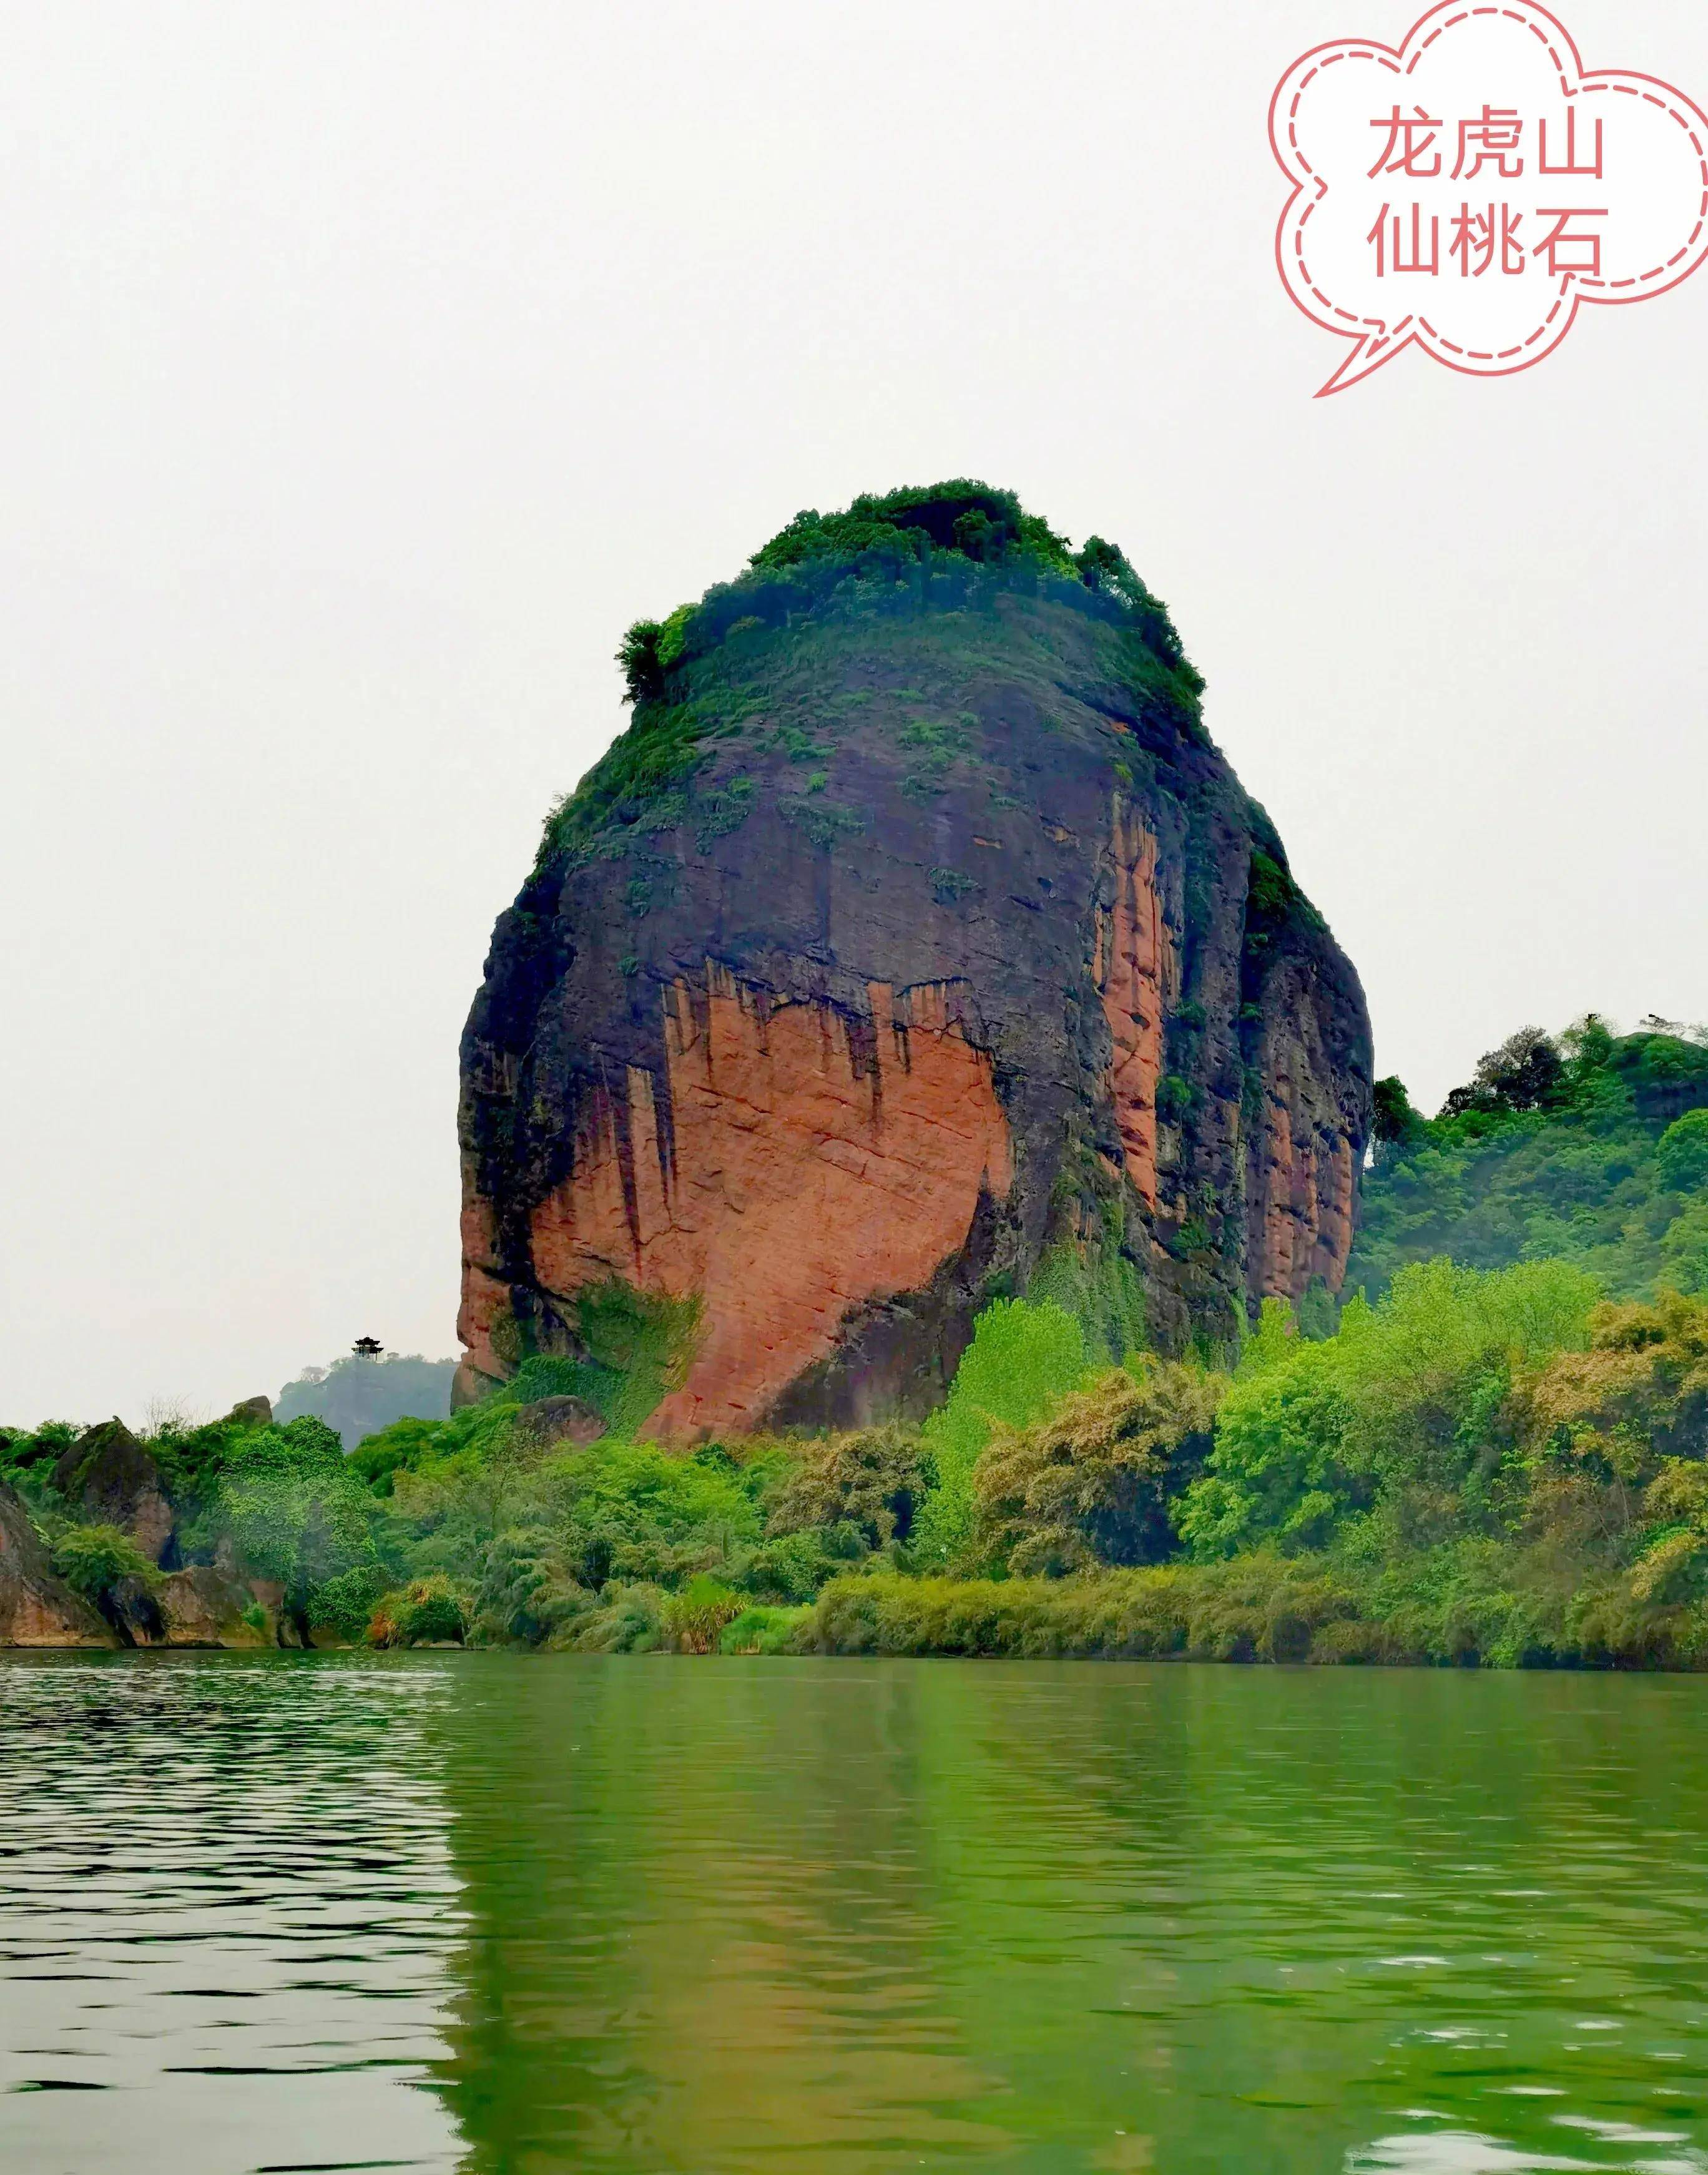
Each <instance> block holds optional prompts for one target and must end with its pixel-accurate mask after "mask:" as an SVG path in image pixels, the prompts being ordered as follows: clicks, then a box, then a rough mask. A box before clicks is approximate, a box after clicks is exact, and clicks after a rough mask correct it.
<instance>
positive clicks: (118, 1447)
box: [53, 1419, 173, 1563]
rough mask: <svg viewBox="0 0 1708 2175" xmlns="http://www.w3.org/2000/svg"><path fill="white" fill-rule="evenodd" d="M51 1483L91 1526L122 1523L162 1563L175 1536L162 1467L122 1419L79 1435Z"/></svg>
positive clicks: (148, 1552)
mask: <svg viewBox="0 0 1708 2175" xmlns="http://www.w3.org/2000/svg"><path fill="white" fill-rule="evenodd" d="M53 1484H54V1486H55V1487H56V1488H57V1489H58V1490H59V1493H60V1494H62V1496H63V1497H64V1498H65V1500H66V1501H67V1502H68V1503H69V1504H70V1505H73V1508H74V1509H75V1510H76V1511H77V1513H78V1515H79V1516H80V1517H82V1518H84V1519H85V1520H87V1521H88V1522H89V1524H91V1525H103V1526H120V1527H123V1529H124V1530H125V1532H127V1533H129V1534H130V1536H131V1537H132V1538H133V1540H134V1541H135V1542H136V1544H137V1546H138V1548H139V1549H141V1550H142V1552H143V1554H144V1555H145V1556H148V1557H149V1558H150V1559H152V1560H153V1561H154V1562H155V1563H159V1562H160V1559H161V1558H162V1557H163V1556H164V1555H165V1553H166V1549H167V1544H168V1543H170V1541H171V1537H172V1522H173V1521H172V1507H171V1504H170V1503H169V1502H168V1501H167V1500H166V1491H165V1483H164V1482H163V1481H162V1479H161V1477H160V1467H159V1466H157V1465H156V1464H155V1461H154V1459H153V1458H152V1457H151V1456H149V1453H148V1451H146V1450H145V1449H144V1447H143V1445H142V1444H141V1443H139V1442H138V1440H137V1439H136V1437H135V1436H134V1435H133V1434H132V1433H131V1431H130V1429H128V1428H127V1426H126V1425H125V1424H124V1422H123V1421H122V1420H118V1419H112V1420H103V1421H102V1422H101V1424H100V1426H99V1427H92V1428H90V1429H88V1430H87V1432H86V1433H84V1434H83V1435H79V1437H78V1439H77V1440H76V1441H75V1442H74V1443H73V1444H72V1445H71V1447H70V1448H69V1449H68V1451H66V1452H65V1453H64V1455H63V1456H62V1457H61V1458H60V1459H59V1461H58V1462H57V1464H56V1465H55V1466H54V1468H53Z"/></svg>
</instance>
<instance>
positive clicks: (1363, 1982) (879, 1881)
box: [0, 1652, 1708, 2175]
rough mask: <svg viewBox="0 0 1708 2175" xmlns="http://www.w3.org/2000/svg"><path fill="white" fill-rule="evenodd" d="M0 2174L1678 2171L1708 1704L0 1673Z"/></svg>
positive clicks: (1702, 1998)
mask: <svg viewBox="0 0 1708 2175" xmlns="http://www.w3.org/2000/svg"><path fill="white" fill-rule="evenodd" d="M0 2167H3V2168H4V2169H5V2170H6V2171H7V2175H93V2171H106V2170H109V2169H114V2170H123V2171H124V2175H247V2171H255V2170H268V2171H274V2175H277V2172H278V2171H285V2170H290V2171H293V2172H295V2171H305V2170H311V2169H312V2170H317V2171H320V2170H328V2171H329V2170H332V2169H351V2168H391V2169H408V2170H415V2171H423V2170H434V2171H447V2175H448V2171H453V2170H454V2171H462V2175H561V2172H562V2171H575V2175H583V2172H584V2175H678V2171H680V2175H761V2171H764V2175H773V2171H775V2175H785V2171H794V2170H811V2171H817V2170H826V2171H834V2175H891V2171H892V2170H893V2171H898V2170H901V2169H904V2168H906V2169H916V2168H928V2169H948V2168H955V2169H967V2170H969V2171H970V2170H980V2171H982V2170H984V2169H991V2170H1002V2171H1015V2175H1019V2172H1020V2171H1027V2175H1034V2172H1035V2175H1044V2171H1050V2175H1055V2171H1058V2170H1060V2171H1069V2170H1072V2171H1079V2170H1087V2171H1091V2170H1114V2171H1123V2170H1140V2169H1158V2170H1164V2171H1177V2170H1178V2171H1185V2170H1192V2171H1196V2170H1201V2169H1227V2170H1232V2171H1239V2175H1266V2171H1274V2175H1304V2171H1307V2170H1309V2171H1318V2170H1334V2171H1347V2175H1363V2172H1364V2171H1372V2175H1373V2172H1374V2171H1377V2170H1390V2169H1391V2170H1400V2171H1408V2175H1461V2171H1463V2175H1509V2171H1515V2172H1516V2171H1521V2170H1528V2169H1601V2168H1624V2169H1632V2170H1644V2171H1653V2175H1663V2172H1664V2175H1673V2171H1679V2175H1682V2171H1687V2170H1704V2171H1708V1681H1702V1680H1697V1679H1683V1678H1672V1679H1667V1678H1610V1677H1588V1676H1565V1675H1553V1676H1550V1675H1497V1674H1474V1673H1472V1674H1450V1673H1432V1672H1425V1671H1415V1672H1401V1671H1393V1672H1389V1671H1370V1672H1358V1671H1350V1670H1348V1671H1335V1670H1320V1671H1308V1670H1276V1669H1257V1668H1254V1669H1239V1668H1219V1669H1218V1668H1184V1667H1183V1668H1150V1667H1143V1666H1137V1665H1134V1666H1098V1665H1095V1664H1087V1663H1078V1664H1076V1663H1062V1664H1056V1663H1036V1664H1030V1663H1008V1664H1004V1663H990V1664H978V1663H962V1662H861V1661H823V1662H819V1661H763V1660H754V1661H735V1660H712V1661H703V1662H696V1661H672V1660H657V1659H652V1660H649V1659H596V1658H581V1657H568V1656H565V1657H518V1656H510V1655H502V1654H461V1653H440V1652H431V1653H418V1654H413V1655H404V1656H399V1657H375V1656H367V1655H361V1656H358V1655H328V1656H317V1657H299V1656H285V1655H279V1656H271V1655H268V1656H253V1655H239V1654H220V1655H152V1656H151V1655H114V1656H99V1655H97V1656H78V1657H71V1656H63V1655H16V1656H8V1657H0Z"/></svg>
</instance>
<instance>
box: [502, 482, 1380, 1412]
mask: <svg viewBox="0 0 1708 2175" xmlns="http://www.w3.org/2000/svg"><path fill="white" fill-rule="evenodd" d="M625 660H626V664H627V665H628V669H629V675H630V682H631V689H632V694H633V697H634V699H635V704H636V708H635V717H634V722H633V724H632V726H631V727H630V729H629V730H628V732H627V733H626V735H624V736H623V737H622V738H621V740H618V741H617V742H616V743H615V746H613V747H612V749H611V750H610V752H609V753H608V754H607V755H606V756H605V757H604V759H603V760H602V761H601V762H599V764H598V765H597V766H596V767H595V768H594V770H593V771H592V772H591V773H589V774H588V778H586V779H584V780H583V784H582V785H581V787H580V788H579V789H578V790H577V792H576V794H575V795H573V797H572V799H570V800H568V801H567V802H566V804H565V805H563V806H562V807H561V809H559V810H558V811H556V813H555V815H554V816H553V817H552V818H551V820H550V822H549V823H548V825H547V830H546V837H545V843H544V845H543V847H542V849H541V852H540V859H539V861H538V864H537V865H536V867H535V869H534V872H533V874H532V875H531V876H529V880H528V881H527V882H526V884H525V885H524V886H523V889H522V892H521V894H520V896H519V897H518V900H517V902H516V904H515V905H514V907H513V908H512V909H511V910H510V911H509V912H508V913H507V914H504V915H503V916H502V918H501V919H500V921H499V924H498V927H497V930H496V936H495V938H494V941H493V946H492V950H491V957H490V958H489V960H488V963H487V970H486V978H485V984H484V986H483V987H482V989H481V990H480V995H479V996H478V997H477V998H476V1000H475V1003H474V1010H473V1012H472V1014H471V1016H470V1018H469V1026H468V1029H467V1032H466V1034H465V1036H464V1045H463V1095H462V1105H461V1124H460V1130H461V1138H462V1145H463V1156H464V1304H463V1312H462V1316H461V1325H460V1326H461V1332H462V1335H463V1338H464V1343H465V1344H466V1346H467V1348H468V1356H467V1358H466V1359H465V1361H464V1367H463V1370H462V1374H461V1376H460V1378H459V1394H460V1395H461V1396H462V1397H465V1398H466V1397H469V1396H472V1395H477V1394H479V1393H480V1391H481V1389H482V1387H483V1386H485V1385H490V1384H491V1382H493V1381H496V1380H501V1379H502V1378H503V1377H504V1376H505V1375H507V1374H508V1373H510V1372H511V1371H512V1370H513V1369H514V1367H515V1366H516V1364H518V1361H519V1360H520V1359H523V1357H525V1356H526V1355H528V1354H529V1353H561V1354H565V1355H568V1356H570V1357H572V1358H573V1357H575V1356H577V1355H578V1354H585V1353H587V1352H588V1348H589V1346H590V1343H591V1342H593V1339H592V1338H591V1337H590V1333H589V1331H590V1323H591V1321H592V1319H593V1316H594V1314H595V1313H596V1314H597V1315H599V1318H600V1319H607V1318H609V1315H610V1305H611V1301H612V1294H613V1293H614V1292H615V1291H616V1289H617V1288H618V1287H619V1286H621V1287H623V1288H626V1290H627V1291H628V1292H630V1293H631V1294H635V1295H636V1298H635V1300H634V1310H635V1318H636V1319H637V1320H643V1319H644V1318H645V1316H646V1310H647V1308H648V1305H652V1304H657V1303H658V1302H662V1301H666V1300H668V1301H672V1302H679V1303H680V1304H678V1305H677V1306H676V1307H675V1311H674V1315H672V1316H671V1318H672V1319H673V1320H674V1321H675V1322H676V1324H677V1325H678V1326H679V1327H680V1328H681V1329H682V1330H683V1331H684V1332H685V1333H684V1335H683V1337H682V1338H681V1341H680V1349H679V1351H678V1353H677V1362H676V1365H675V1370H674V1372H673V1373H672V1374H671V1375H670V1379H669V1380H668V1382H666V1383H665V1384H664V1385H663V1386H664V1395H663V1397H662V1398H661V1401H660V1402H659V1403H658V1405H657V1408H656V1410H655V1411H654V1412H653V1414H652V1417H651V1419H650V1422H649V1423H648V1432H650V1433H653V1434H656V1435H659V1436H660V1437H661V1438H663V1439H666V1440H693V1439H696V1438H698V1437H702V1436H704V1435H708V1434H717V1433H740V1432H741V1431H744V1430H746V1429H752V1428H754V1427H756V1426H757V1425H759V1424H765V1423H769V1424H778V1423H783V1422H793V1423H803V1424H829V1423H839V1422H843V1421H846V1420H849V1419H853V1418H863V1417H866V1416H870V1415H876V1414H879V1413H887V1412H897V1411H899V1412H917V1411H919V1410H920V1409H922V1408H924V1407H927V1406H929V1404H930V1402H933V1401H934V1400H935V1397H938V1396H939V1395H941V1390H942V1387H943V1385H944V1383H945V1382H946V1379H947V1377H948V1375H950V1374H951V1373H952V1370H953V1368H954V1365H955V1363H956V1361H957V1358H958V1356H959V1353H960V1352H961V1350H962V1348H963V1346H964V1344H965V1342H966V1340H967V1337H968V1334H969V1332H970V1325H971V1322H972V1320H973V1315H974V1314H975V1313H976V1311H977V1310H978V1308H979V1306H980V1305H981V1304H984V1302H985V1301H986V1300H987V1299H989V1298H990V1297H992V1296H995V1295H998V1294H1002V1293H1005V1292H1008V1293H1013V1292H1019V1291H1024V1290H1031V1291H1033V1292H1034V1293H1036V1292H1038V1291H1040V1290H1045V1291H1049V1292H1051V1293H1054V1294H1056V1295H1058V1296H1060V1297H1063V1298H1064V1299H1066V1300H1068V1301H1069V1303H1071V1304H1075V1305H1076V1306H1077V1307H1078V1308H1079V1310H1081V1312H1082V1314H1083V1315H1084V1316H1085V1317H1086V1319H1087V1322H1088V1324H1089V1325H1090V1326H1092V1327H1093V1331H1094V1332H1101V1333H1102V1334H1103V1336H1104V1337H1105V1338H1106V1339H1107V1341H1108V1342H1109V1343H1110V1344H1111V1345H1112V1346H1114V1347H1117V1348H1118V1347H1119V1346H1120V1344H1122V1343H1123V1342H1132V1341H1135V1340H1136V1339H1137V1338H1139V1337H1148V1339H1149V1340H1150V1341H1151V1342H1153V1343H1156V1344H1158V1345H1159V1346H1162V1347H1163V1348H1179V1347H1180V1346H1182V1345H1183V1344H1185V1342H1187V1341H1188V1340H1190V1338H1192V1337H1195V1336H1197V1337H1210V1338H1212V1339H1215V1340H1223V1341H1225V1340H1226V1339H1228V1337H1230V1336H1231V1334H1232V1333H1233V1332H1234V1327H1235V1326H1236V1321H1237V1318H1238V1317H1239V1315H1242V1314H1243V1313H1244V1311H1245V1310H1247V1309H1248V1307H1250V1305H1252V1304H1255V1302H1256V1301H1258V1300H1259V1299H1261V1297H1262V1296H1264V1295H1265V1294H1270V1293H1277V1294H1287V1295H1289V1296H1291V1297H1293V1298H1294V1299H1302V1298H1304V1296H1305V1294H1307V1293H1308V1292H1309V1291H1311V1290H1312V1289H1313V1288H1317V1289H1320V1290H1326V1291H1328V1292H1333V1291H1335V1290H1336V1289H1337V1288H1338V1286H1339V1283H1340V1280H1341V1277H1342V1273H1343V1272H1344V1269H1345V1266H1346V1260H1347V1250H1348V1248H1349V1246H1350V1244H1351V1239H1352V1234H1353V1222H1354V1218H1355V1215H1356V1211H1357V1197H1358V1172H1359V1169H1360V1166H1361V1163H1362V1159H1363V1153H1364V1141H1365V1137H1366V1134H1367V1132H1368V1130H1369V1109H1370V1062H1369V1055H1370V1054H1369V1027H1368V1022H1367V1019H1366V1015H1365V1011H1364V998H1363V994H1362V991H1361V990H1360V988H1359V985H1358V978H1357V976H1356V974H1354V973H1353V968H1352V967H1351V965H1350V964H1349V963H1348V962H1347V959H1346V957H1344V955H1343V954H1342V952H1341V951H1340V949H1339V948H1338V946H1337V945H1336V944H1335V942H1334V941H1333V939H1332V937H1331V936H1330V935H1329V933H1328V931H1327V930H1326V927H1325V926H1324V925H1323V923H1322V921H1321V919H1320V917H1319V916H1318V915H1317V914H1316V913H1315V911H1314V909H1312V908H1311V907H1310V906H1309V903H1307V902H1306V900H1305V899H1304V897H1303V896H1302V894H1301V893H1300V892H1299V890H1298V888H1297V887H1296V886H1295V885H1294V883H1293V879H1292V877H1291V876H1290V875H1289V874H1288V864H1287V856H1286V854H1285V853H1284V851H1283V849H1282V845H1281V843H1280V841H1279V839H1278V838H1277V836H1276V834H1275V832H1274V830H1273V827H1272V825H1271V824H1270V822H1269V821H1268V819H1267V818H1266V816H1265V815H1264V813H1263V811H1261V808H1259V807H1258V806H1256V805H1255V803H1254V802H1252V801H1251V800H1250V799H1249V798H1248V797H1247V795H1245V794H1244V792H1243V791H1242V790H1241V789H1240V787H1239V784H1238V782H1237V780H1236V779H1235V778H1234V775H1233V773H1232V772H1231V771H1230V770H1229V768H1228V764H1227V763H1226V762H1225V761H1224V760H1223V757H1222V756H1221V755H1220V753H1219V752H1218V751H1217V749H1216V748H1215V746H1213V745H1212V742H1211V741H1210V740H1209V738H1208V736H1207V735H1206V732H1205V730H1204V728H1203V725H1202V723H1201V718H1200V713H1199V702H1198V696H1199V690H1200V686H1201V683H1200V682H1199V681H1198V680H1197V676H1196V674H1195V673H1194V672H1193V671H1192V670H1191V668H1190V665H1189V664H1186V662H1185V659H1184V658H1183V656H1182V654H1181V652H1180V648H1179V643H1178V641H1177V639H1176V637H1175V635H1174V628H1173V626H1171V624H1170V623H1169V621H1168V615H1167V613H1166V612H1165V611H1164V610H1163V608H1162V607H1161V605H1158V603H1157V601H1156V600H1155V599H1154V598H1152V596H1151V595H1150V594H1149V593H1148V592H1147V590H1146V589H1145V588H1144V586H1143V584H1142V583H1141V582H1139V580H1138V579H1137V578H1136V576H1135V575H1134V574H1133V572H1132V570H1131V567H1129V566H1128V565H1127V563H1126V561H1125V560H1124V559H1123V558H1122V557H1121V556H1120V553H1119V552H1117V551H1114V550H1113V549H1111V547H1109V546H1108V545H1103V544H1100V543H1098V541H1097V540H1093V542H1092V544H1090V545H1087V547H1086V550H1085V551H1083V552H1082V553H1081V554H1080V555H1078V556H1077V557H1073V556H1070V555H1069V554H1068V553H1067V551H1066V548H1065V545H1062V544H1061V542H1060V540H1059V539H1057V538H1055V537H1054V536H1052V535H1051V534H1050V533H1049V530H1048V529H1045V528H1044V525H1043V523H1040V522H1038V521H1036V520H1035V519H1033V518H1032V517H1029V516H1026V515H1024V514H1022V513H1021V511H1020V509H1019V508H1018V507H1017V505H1016V504H1015V502H1013V501H1012V500H1011V498H1008V497H1007V496H1006V495H1004V494H1001V493H995V492H990V491H985V490H984V488H983V487H982V486H975V485H946V486H942V487H941V488H940V489H939V490H938V491H934V492H926V493H912V494H897V496H895V497H893V498H892V499H891V500H888V501H883V502H860V503H857V505H856V506H855V507H854V509H853V510H852V512H851V513H850V514H849V515H846V516H838V517H834V518H831V519H829V520H821V519H820V518H818V517H817V516H816V515H812V516H807V515H803V516H801V517H800V518H798V519H797V521H796V522H795V523H794V524H792V525H791V528H790V529H788V530H786V531H785V532H784V534H783V535H782V536H781V537H779V538H778V539H777V540H774V541H773V544H772V545H768V546H767V548H766V550H765V551H763V552H762V553H760V554H759V555H758V556H757V557H756V560H755V561H754V562H753V565H752V567H751V568H750V570H749V572H747V574H746V575H745V576H744V577H743V578H741V580H740V581H738V582H736V583H732V584H730V585H729V586H728V587H727V588H722V589H714V590H713V591H712V592H710V593H709V594H708V596H707V598H706V599H704V600H702V604H701V605H699V606H697V607H696V608H694V609H692V610H688V609H687V608H684V610H682V611H680V612H679V613H677V614H675V615H674V616H673V617H672V618H671V619H670V621H666V622H664V624H663V625H662V626H657V625H651V624H648V623H643V624H642V625H641V626H637V628H636V629H634V630H632V632H631V635H630V637H629V640H628V643H626V648H625ZM660 1318H663V1316H662V1315H661V1316H660ZM594 1356H595V1357H597V1356H599V1354H598V1353H597V1352H595V1353H594Z"/></svg>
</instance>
